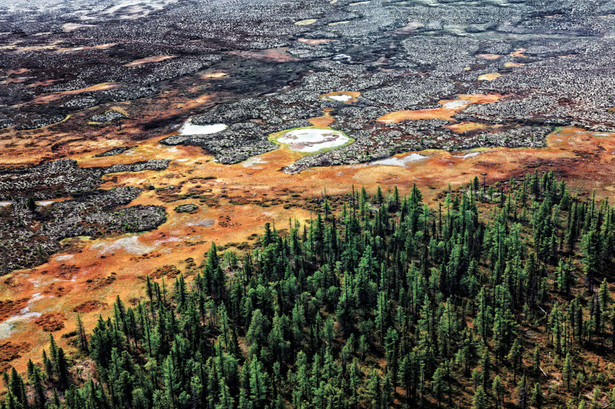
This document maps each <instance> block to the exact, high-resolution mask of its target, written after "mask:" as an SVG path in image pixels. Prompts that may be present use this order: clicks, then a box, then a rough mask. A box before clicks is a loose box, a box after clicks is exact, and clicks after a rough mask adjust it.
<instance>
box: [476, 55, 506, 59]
mask: <svg viewBox="0 0 615 409" xmlns="http://www.w3.org/2000/svg"><path fill="white" fill-rule="evenodd" d="M476 57H477V58H480V59H482V60H488V61H494V60H497V59H500V58H502V56H501V55H498V54H477V55H476Z"/></svg>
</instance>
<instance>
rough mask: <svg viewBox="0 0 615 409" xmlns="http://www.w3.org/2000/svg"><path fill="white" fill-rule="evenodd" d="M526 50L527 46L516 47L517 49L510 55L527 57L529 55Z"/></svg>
mask: <svg viewBox="0 0 615 409" xmlns="http://www.w3.org/2000/svg"><path fill="white" fill-rule="evenodd" d="M526 51H527V50H526V49H525V48H515V51H513V52H512V53H510V54H509V55H510V56H511V57H515V58H527V56H526V55H525V52H526Z"/></svg>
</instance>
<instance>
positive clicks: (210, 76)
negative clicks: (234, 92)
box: [201, 71, 228, 80]
mask: <svg viewBox="0 0 615 409" xmlns="http://www.w3.org/2000/svg"><path fill="white" fill-rule="evenodd" d="M227 75H228V72H223V71H218V72H211V73H207V74H202V75H201V79H203V80H217V79H220V78H224V77H226V76H227Z"/></svg>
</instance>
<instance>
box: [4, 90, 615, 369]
mask: <svg viewBox="0 0 615 409" xmlns="http://www.w3.org/2000/svg"><path fill="white" fill-rule="evenodd" d="M499 97H500V98H501V96H499ZM459 98H460V99H461V100H464V101H470V102H472V103H478V101H492V102H493V101H495V100H497V99H498V98H497V96H488V95H482V96H481V95H463V96H459ZM452 101H459V100H452ZM448 102H450V101H448ZM441 103H443V104H446V103H447V101H441ZM613 136H614V135H612V134H601V133H592V132H587V131H583V130H580V129H575V128H565V129H563V130H562V131H560V132H557V133H553V134H551V135H549V136H548V137H547V147H546V148H543V149H539V148H531V149H509V148H493V149H489V150H476V151H471V152H468V153H449V152H446V151H441V150H430V151H424V152H420V154H421V155H422V156H424V158H421V160H420V161H415V162H412V165H411V166H407V167H402V166H382V165H366V164H362V165H348V166H334V167H322V168H312V169H309V170H306V171H304V172H302V173H300V174H288V173H284V172H282V171H281V168H283V167H285V166H288V165H290V164H292V163H294V162H295V161H296V160H297V159H298V158H300V157H302V154H300V153H297V152H292V151H290V150H288V149H277V150H275V151H271V152H268V153H266V154H263V155H260V156H258V157H257V158H259V159H260V163H259V166H258V167H252V168H249V167H245V166H243V165H242V164H237V165H230V166H229V165H222V164H219V163H216V162H213V161H210V159H211V158H210V157H209V156H206V155H204V153H203V151H202V150H201V149H200V148H196V147H179V146H178V147H165V146H162V145H159V144H158V143H157V141H158V140H159V138H156V139H153V140H149V141H147V142H145V143H142V144H141V145H140V146H138V147H137V148H135V149H134V151H135V154H134V156H133V157H132V159H133V161H134V160H135V159H140V158H143V159H150V158H160V159H171V160H172V162H171V164H170V165H169V168H168V169H167V170H165V171H161V172H155V171H145V172H138V173H118V174H112V175H107V176H106V177H105V179H104V183H103V185H102V187H103V188H113V187H118V186H138V187H142V188H147V187H148V186H153V187H154V188H155V189H154V190H147V189H146V190H144V191H143V193H142V194H141V195H140V196H139V197H138V198H137V199H135V200H134V201H133V202H132V203H131V205H156V206H163V207H164V208H165V209H166V210H167V213H168V215H169V218H168V220H167V221H166V222H165V223H164V224H163V225H161V226H160V227H159V228H158V229H156V230H154V231H151V232H146V233H143V234H140V235H124V236H117V237H105V238H101V239H96V240H88V239H70V240H67V242H66V246H67V247H66V248H65V251H64V253H63V254H59V255H56V256H54V257H52V258H51V260H50V261H49V262H48V263H46V264H44V265H42V266H39V267H36V268H33V269H28V270H21V271H15V272H13V273H11V274H9V275H7V276H6V277H4V278H3V280H2V281H0V294H3V297H4V298H5V299H7V300H21V301H14V302H20V303H21V304H19V305H14V304H11V305H10V307H9V306H8V304H0V305H5V306H6V308H5V310H6V311H7V313H6V314H4V319H6V318H7V317H8V316H12V315H14V314H15V313H19V311H20V310H21V309H22V308H24V305H27V304H28V302H29V301H31V300H32V299H33V298H34V296H35V295H36V294H39V293H47V295H45V296H44V298H42V299H40V300H38V301H37V302H36V304H35V305H34V306H33V307H32V308H33V310H34V311H38V312H41V313H44V314H49V313H56V312H62V313H64V314H66V319H67V320H66V321H65V322H64V325H65V328H63V329H61V330H59V331H58V334H57V336H56V339H57V340H58V342H59V343H60V344H61V345H62V346H63V347H69V346H68V341H67V340H66V339H65V338H62V337H61V335H62V334H66V333H68V332H70V331H73V330H74V329H75V318H76V314H77V312H79V313H80V314H82V319H83V321H84V324H85V326H86V327H87V328H90V329H91V328H93V326H94V325H95V323H96V320H97V319H98V315H99V314H103V316H106V315H108V314H109V313H110V311H109V309H110V306H111V305H112V304H113V302H114V299H115V297H116V295H119V296H121V297H122V299H124V300H132V299H140V298H141V297H143V287H144V282H143V277H145V276H146V275H148V274H152V273H155V274H158V273H160V275H161V276H167V277H168V280H171V278H170V275H174V274H176V273H177V271H176V270H175V268H176V269H177V270H179V271H180V272H182V273H184V274H186V275H187V276H190V275H192V274H194V271H195V270H194V269H195V268H196V267H195V266H194V263H200V261H201V260H202V258H203V254H204V252H205V251H207V249H208V248H209V246H210V243H211V242H212V241H215V242H216V243H217V244H219V245H229V244H231V243H235V244H234V245H235V246H237V247H242V248H243V247H246V246H249V243H250V241H249V240H248V238H249V237H250V236H251V235H253V234H260V233H261V232H262V225H263V224H264V223H265V222H275V224H276V226H277V227H278V229H283V228H284V227H285V226H287V223H288V221H289V219H293V218H296V219H298V220H300V221H304V220H306V219H308V218H309V217H310V212H309V210H308V209H307V208H306V207H304V206H305V204H306V203H305V200H306V199H309V198H311V197H315V196H318V195H320V194H322V191H323V189H324V188H326V189H327V193H328V194H330V195H338V194H345V193H347V192H349V191H350V190H351V189H352V186H353V185H354V186H361V185H364V186H365V187H366V188H367V189H370V190H371V191H374V190H375V188H376V186H377V185H380V186H382V187H383V188H384V189H385V190H386V189H388V188H392V187H393V186H398V187H399V189H400V192H401V194H402V195H403V194H404V193H406V192H408V191H409V190H410V189H411V188H412V185H413V184H414V183H416V184H417V185H418V186H419V187H420V188H422V189H423V194H424V197H425V200H426V201H427V202H428V203H432V202H433V200H434V198H435V197H436V196H437V195H438V194H439V193H441V192H442V191H444V190H445V189H446V188H447V186H448V184H449V183H450V184H451V186H452V187H453V188H456V187H458V186H460V185H462V184H465V183H467V182H468V181H469V180H471V179H472V178H474V177H475V176H480V175H481V173H486V175H487V176H486V179H487V181H488V182H493V181H497V180H508V179H509V178H510V177H511V176H514V177H519V176H522V175H523V174H525V173H526V172H527V171H528V169H532V170H533V169H538V170H539V171H543V170H554V171H556V172H557V173H558V174H559V175H560V176H563V177H564V178H566V179H567V182H568V184H569V186H570V187H571V188H572V189H578V188H583V189H584V190H585V191H588V190H591V189H592V188H596V190H597V195H598V196H601V195H602V196H604V195H612V193H613V190H614V189H615V188H613V186H612V181H613V178H614V176H615V138H614V137H613ZM107 148H108V147H107ZM411 154H412V153H409V154H408V155H411ZM414 154H415V155H416V153H414ZM90 156H91V155H90ZM90 156H89V155H87V154H82V155H81V156H72V157H74V158H76V159H78V161H79V164H80V165H82V166H83V165H91V166H102V165H104V164H105V165H106V164H112V163H125V162H124V161H125V160H126V156H129V155H126V154H124V155H118V156H111V157H106V158H96V159H94V158H90ZM399 157H400V159H403V157H404V156H403V155H400V156H399ZM184 159H185V161H181V162H180V161H179V160H184ZM197 162H198V166H195V164H196V163H197ZM428 186H430V187H434V188H435V189H425V188H426V187H428ZM296 195H300V197H296ZM188 203H192V204H196V205H197V206H199V209H200V210H199V211H198V212H196V213H194V214H190V213H176V212H174V208H175V207H176V206H178V205H180V204H188ZM244 242H245V243H246V244H241V243H244ZM240 244H241V245H240ZM189 260H190V261H189ZM68 262H70V265H69V264H67V263H68ZM162 266H174V268H171V267H166V268H162V270H158V269H161V267H162ZM157 270H158V272H157ZM43 290H45V291H43ZM60 295H61V296H60ZM0 311H2V308H1V307H0ZM7 314H9V315H7ZM34 319H35V318H33V320H32V321H24V322H22V323H20V327H19V330H18V331H16V332H14V333H12V334H11V335H10V337H9V338H8V339H7V340H6V341H9V342H11V343H12V344H14V345H22V344H23V343H25V342H27V343H28V344H29V346H28V347H27V348H28V350H27V351H24V352H23V353H20V354H19V355H21V356H20V357H16V358H12V359H11V362H10V363H11V364H12V365H15V367H16V368H17V369H18V370H19V371H24V370H25V368H26V364H27V361H28V359H29V358H30V357H33V358H34V359H35V360H38V359H39V357H40V356H41V349H42V348H43V347H46V346H47V344H48V334H47V333H45V332H44V331H43V330H42V329H41V328H40V327H39V326H38V325H36V324H35V323H34Z"/></svg>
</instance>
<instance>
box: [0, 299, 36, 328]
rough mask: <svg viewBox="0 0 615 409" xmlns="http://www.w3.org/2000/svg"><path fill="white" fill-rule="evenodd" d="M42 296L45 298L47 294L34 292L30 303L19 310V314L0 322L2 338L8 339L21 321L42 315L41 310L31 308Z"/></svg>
mask: <svg viewBox="0 0 615 409" xmlns="http://www.w3.org/2000/svg"><path fill="white" fill-rule="evenodd" d="M42 298H45V296H44V295H41V293H36V294H32V298H30V301H28V304H27V305H26V306H25V307H24V308H22V309H21V311H19V314H17V315H13V316H12V317H9V318H8V319H6V320H5V321H3V322H0V339H6V338H8V337H10V336H11V335H13V334H14V333H15V331H16V329H17V328H16V327H17V325H18V324H19V323H22V322H24V321H29V320H31V319H33V318H38V317H40V316H41V313H40V312H35V311H32V310H31V309H30V308H31V307H32V305H33V304H34V303H35V302H36V301H38V300H40V299H42Z"/></svg>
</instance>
